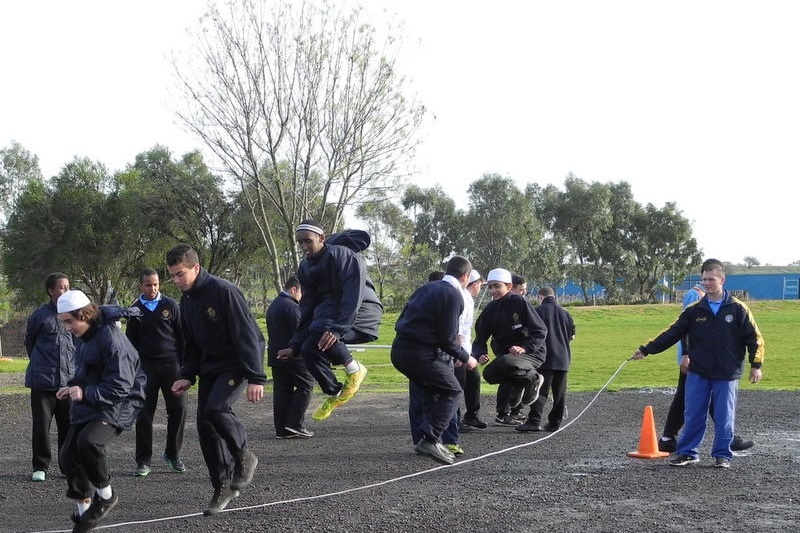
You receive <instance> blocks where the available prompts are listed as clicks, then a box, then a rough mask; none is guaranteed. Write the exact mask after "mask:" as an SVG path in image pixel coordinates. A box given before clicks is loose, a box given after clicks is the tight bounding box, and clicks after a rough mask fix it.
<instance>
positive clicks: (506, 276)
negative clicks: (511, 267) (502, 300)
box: [486, 268, 511, 283]
mask: <svg viewBox="0 0 800 533" xmlns="http://www.w3.org/2000/svg"><path fill="white" fill-rule="evenodd" d="M486 281H487V282H492V281H499V282H500V283H511V272H509V271H508V270H506V269H505V268H495V269H493V270H490V271H489V275H488V276H486Z"/></svg>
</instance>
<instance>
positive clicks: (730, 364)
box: [639, 290, 764, 380]
mask: <svg viewBox="0 0 800 533" xmlns="http://www.w3.org/2000/svg"><path fill="white" fill-rule="evenodd" d="M684 337H686V339H684V341H683V342H684V343H685V346H683V349H684V353H688V354H689V372H693V373H695V374H698V375H700V376H703V377H705V378H708V379H720V380H735V379H739V378H741V377H742V368H743V367H744V356H745V353H747V354H748V356H749V357H748V358H749V362H750V366H751V367H752V368H761V364H762V363H763V362H764V339H763V338H762V336H761V331H759V329H758V326H757V325H756V321H755V319H754V318H753V314H752V313H751V312H750V309H749V308H748V307H747V305H745V303H744V302H742V301H741V300H739V299H738V298H734V297H733V296H731V294H730V293H729V292H728V291H727V290H726V291H725V293H724V296H723V299H722V303H721V304H720V307H719V311H717V314H716V315H714V313H713V312H712V311H711V307H710V306H709V305H708V296H703V298H701V299H700V300H699V301H697V303H694V304H691V305H689V307H687V308H686V309H684V310H683V312H682V313H681V314H680V316H679V317H678V319H677V320H676V321H675V322H673V323H672V324H671V325H670V326H669V327H667V329H665V330H664V331H663V332H661V333H660V334H659V335H658V336H657V337H656V338H655V339H652V340H650V341H648V342H647V344H645V345H643V346H641V347H639V350H641V352H642V353H644V354H646V355H647V354H651V353H659V352H663V351H664V350H666V349H667V348H669V347H670V346H672V345H674V344H675V343H676V342H680V341H681V339H683V338H684Z"/></svg>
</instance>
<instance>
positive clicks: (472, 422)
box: [462, 416, 489, 429]
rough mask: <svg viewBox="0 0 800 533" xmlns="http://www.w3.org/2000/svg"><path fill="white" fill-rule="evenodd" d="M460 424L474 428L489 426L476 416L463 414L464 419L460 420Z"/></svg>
mask: <svg viewBox="0 0 800 533" xmlns="http://www.w3.org/2000/svg"><path fill="white" fill-rule="evenodd" d="M462 424H464V425H465V426H469V427H471V428H474V429H486V428H487V427H489V425H488V424H487V423H486V422H484V421H483V420H481V419H480V418H478V417H477V416H469V417H467V416H465V417H464V420H462Z"/></svg>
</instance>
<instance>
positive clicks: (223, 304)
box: [180, 268, 267, 385]
mask: <svg viewBox="0 0 800 533" xmlns="http://www.w3.org/2000/svg"><path fill="white" fill-rule="evenodd" d="M180 311H181V323H182V325H183V334H184V337H185V339H186V350H185V353H184V363H183V365H182V367H181V378H183V379H187V380H189V381H190V382H192V383H194V381H195V378H196V377H197V376H203V375H209V374H218V373H220V372H223V371H226V370H238V371H239V372H241V374H242V376H244V378H245V379H246V380H247V382H248V383H252V384H258V385H263V384H264V383H266V382H267V375H266V374H265V373H264V350H265V348H266V343H265V342H264V335H263V334H262V333H261V329H259V327H258V324H257V323H256V321H255V318H253V315H252V313H251V312H250V308H249V307H248V306H247V302H246V301H245V299H244V295H242V292H241V291H240V290H239V288H238V287H237V286H236V285H234V284H233V283H231V282H229V281H226V280H224V279H222V278H218V277H217V276H212V275H211V274H209V273H208V272H206V270H205V269H204V268H200V272H199V273H198V274H197V279H195V282H194V285H192V288H190V289H189V290H188V291H186V292H184V293H183V296H181V301H180Z"/></svg>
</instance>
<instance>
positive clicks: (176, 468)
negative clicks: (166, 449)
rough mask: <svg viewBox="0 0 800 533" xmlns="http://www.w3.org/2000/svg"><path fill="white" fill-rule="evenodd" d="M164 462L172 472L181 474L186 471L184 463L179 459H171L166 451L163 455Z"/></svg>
mask: <svg viewBox="0 0 800 533" xmlns="http://www.w3.org/2000/svg"><path fill="white" fill-rule="evenodd" d="M163 458H164V462H166V463H167V464H168V465H169V467H170V468H171V469H172V471H173V472H177V473H179V474H183V473H184V472H186V465H185V464H183V461H181V460H180V459H173V458H171V457H170V456H169V455H167V454H166V453H165V454H164V455H163Z"/></svg>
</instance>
